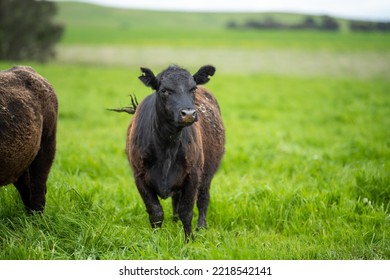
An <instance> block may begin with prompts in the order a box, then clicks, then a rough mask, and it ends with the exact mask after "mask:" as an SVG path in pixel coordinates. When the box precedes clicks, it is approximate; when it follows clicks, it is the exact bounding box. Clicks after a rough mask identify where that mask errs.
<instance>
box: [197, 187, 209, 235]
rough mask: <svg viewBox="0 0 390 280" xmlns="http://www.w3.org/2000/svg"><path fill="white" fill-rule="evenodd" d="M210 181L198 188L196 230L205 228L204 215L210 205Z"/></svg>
mask: <svg viewBox="0 0 390 280" xmlns="http://www.w3.org/2000/svg"><path fill="white" fill-rule="evenodd" d="M210 181H211V180H208V182H206V184H205V185H203V186H202V187H201V188H200V190H199V193H198V199H197V202H196V205H197V207H198V212H199V217H198V225H197V228H198V229H200V228H207V222H206V215H207V209H208V208H209V204H210V183H211V182H210Z"/></svg>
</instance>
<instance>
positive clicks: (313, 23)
mask: <svg viewBox="0 0 390 280" xmlns="http://www.w3.org/2000/svg"><path fill="white" fill-rule="evenodd" d="M348 27H349V29H350V30H351V31H390V22H370V21H357V20H351V21H348ZM227 28H229V29H281V30H326V31H339V30H340V28H341V27H340V23H339V21H338V20H337V19H335V18H333V17H331V16H327V15H324V16H320V17H317V18H315V17H312V16H306V17H304V18H303V20H302V21H301V22H298V23H284V22H281V21H278V20H276V19H274V18H273V17H272V16H269V17H266V18H265V19H261V20H257V19H248V20H247V21H245V22H244V23H242V24H239V23H237V22H235V21H233V20H232V21H229V22H228V23H227Z"/></svg>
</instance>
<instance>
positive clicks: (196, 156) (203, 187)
mask: <svg viewBox="0 0 390 280" xmlns="http://www.w3.org/2000/svg"><path fill="white" fill-rule="evenodd" d="M141 70H142V72H143V75H142V76H140V77H139V78H140V80H141V81H142V82H143V83H144V84H145V85H146V86H148V87H151V88H152V89H154V90H155V92H154V93H152V94H150V95H149V96H147V97H146V98H145V99H144V100H143V101H142V102H141V103H140V104H139V106H138V107H135V108H133V109H134V110H130V111H129V110H126V111H128V112H130V113H134V114H135V115H134V119H133V120H132V122H131V123H130V125H129V128H128V131H127V143H126V153H127V156H128V159H129V162H130V165H131V167H132V169H133V174H134V179H135V183H136V185H137V188H138V191H139V193H140V194H141V197H142V199H143V201H144V203H145V205H146V209H147V212H148V214H149V220H150V223H151V225H152V227H153V228H157V227H161V225H162V222H163V219H164V212H163V209H162V206H161V204H160V202H159V197H160V198H163V199H166V198H168V197H170V196H172V207H173V217H174V220H177V219H178V218H180V220H181V221H182V223H183V226H184V232H185V238H186V240H187V241H188V240H189V239H190V238H193V234H192V218H193V209H194V205H195V201H196V202H197V207H198V210H199V219H198V228H201V227H206V213H207V208H208V206H209V201H210V194H209V189H210V183H211V180H212V178H213V176H214V174H215V172H216V171H217V169H218V166H219V164H220V162H221V159H222V156H223V153H224V144H225V130H224V127H223V123H222V119H221V113H220V108H219V105H218V103H217V101H216V100H215V98H214V97H213V96H212V94H211V93H210V92H209V91H207V90H206V89H205V88H204V87H202V86H199V85H202V84H205V83H207V82H208V81H209V76H212V75H214V73H215V68H214V67H213V66H203V67H201V68H200V69H199V70H198V72H197V73H196V74H194V75H191V74H190V73H189V72H188V71H187V70H185V69H183V68H180V67H179V66H176V65H173V66H169V67H168V68H167V69H166V70H164V71H163V72H161V73H160V74H158V75H157V76H155V75H154V74H153V72H152V71H151V70H150V69H147V68H141Z"/></svg>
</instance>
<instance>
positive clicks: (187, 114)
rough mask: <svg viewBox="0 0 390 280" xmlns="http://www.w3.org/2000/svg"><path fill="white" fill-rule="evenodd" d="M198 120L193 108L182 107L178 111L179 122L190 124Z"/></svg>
mask: <svg viewBox="0 0 390 280" xmlns="http://www.w3.org/2000/svg"><path fill="white" fill-rule="evenodd" d="M197 120H198V113H197V112H196V110H194V109H183V110H181V111H180V123H181V124H182V125H191V124H193V123H194V122H196V121H197Z"/></svg>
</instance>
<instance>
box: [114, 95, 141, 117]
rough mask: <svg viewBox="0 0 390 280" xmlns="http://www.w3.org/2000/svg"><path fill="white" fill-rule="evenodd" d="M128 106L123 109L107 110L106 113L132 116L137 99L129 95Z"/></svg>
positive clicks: (136, 105) (135, 108)
mask: <svg viewBox="0 0 390 280" xmlns="http://www.w3.org/2000/svg"><path fill="white" fill-rule="evenodd" d="M130 103H131V104H130V106H129V107H123V108H117V109H107V110H108V111H113V112H118V113H122V112H125V113H128V114H131V115H133V114H134V113H135V111H136V110H137V107H138V100H137V97H136V96H135V95H133V94H130Z"/></svg>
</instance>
